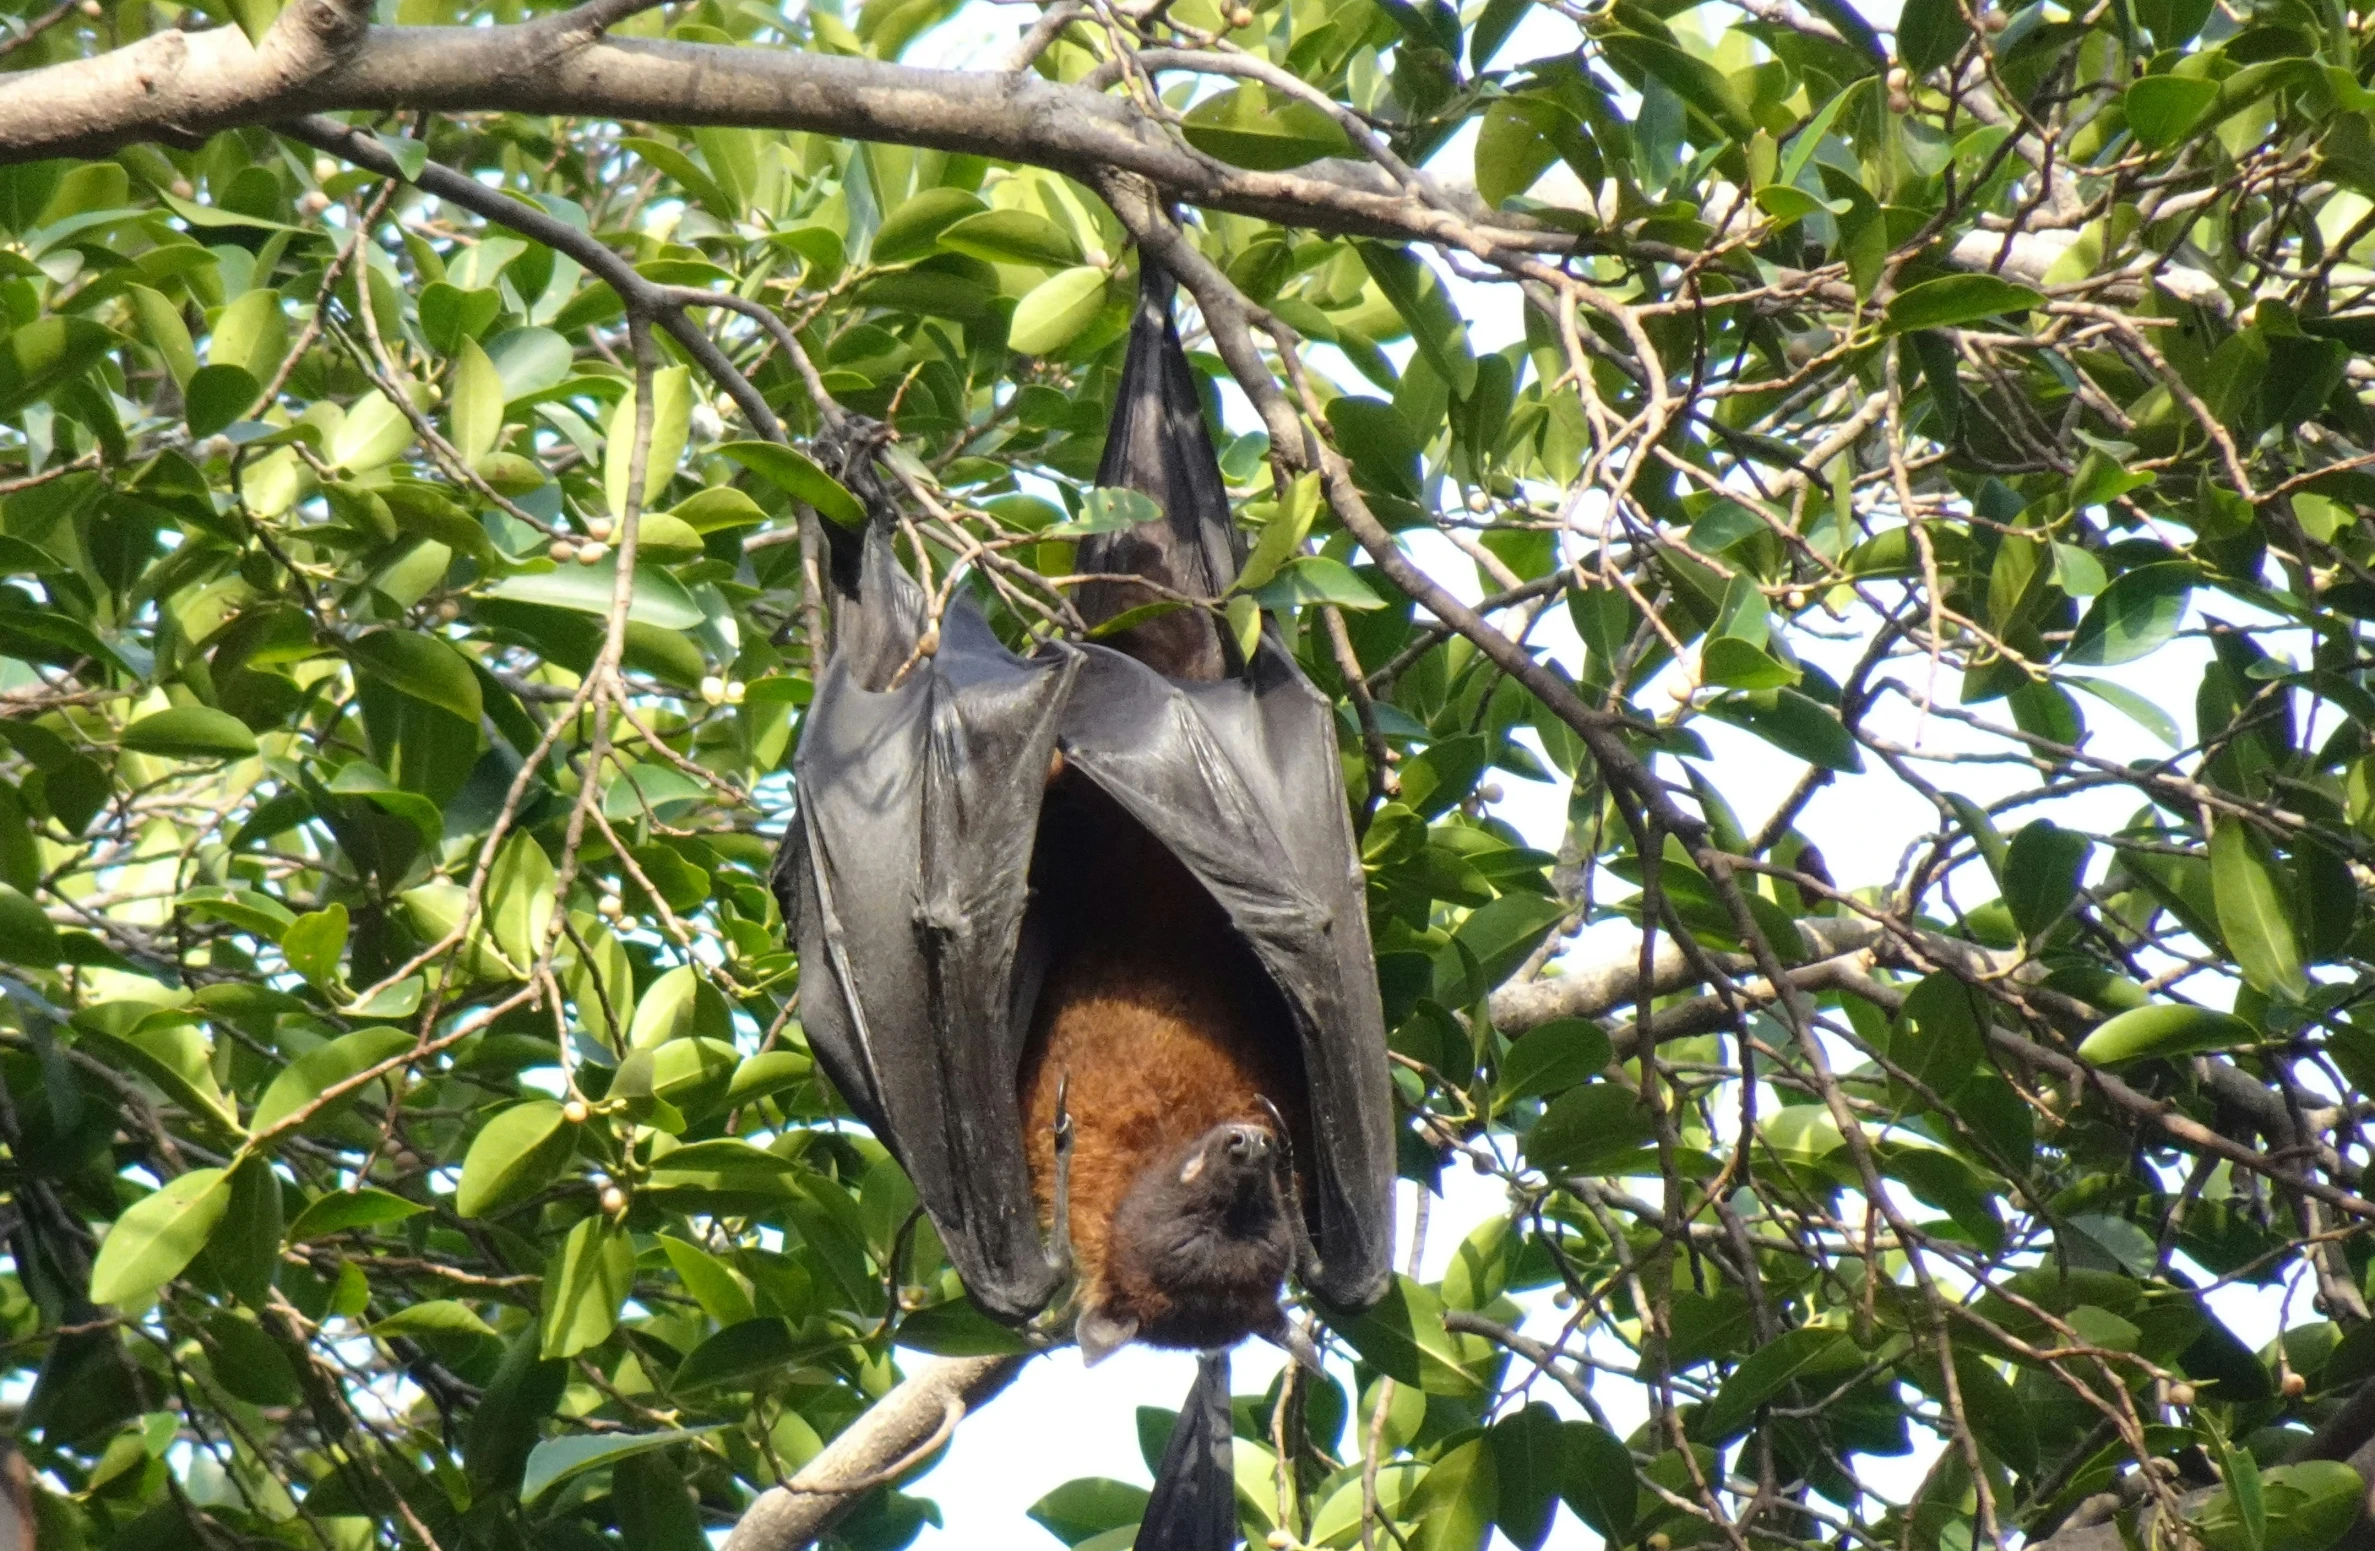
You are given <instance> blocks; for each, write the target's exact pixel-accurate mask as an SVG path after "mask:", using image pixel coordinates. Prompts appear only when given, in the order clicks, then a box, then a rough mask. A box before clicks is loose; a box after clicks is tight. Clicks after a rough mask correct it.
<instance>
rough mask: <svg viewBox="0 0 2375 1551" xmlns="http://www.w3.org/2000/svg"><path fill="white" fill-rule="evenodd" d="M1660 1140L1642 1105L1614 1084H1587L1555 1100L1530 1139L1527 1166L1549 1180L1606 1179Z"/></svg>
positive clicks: (1529, 1132)
mask: <svg viewBox="0 0 2375 1551" xmlns="http://www.w3.org/2000/svg"><path fill="white" fill-rule="evenodd" d="M1654 1135H1655V1132H1654V1131H1653V1130H1652V1128H1651V1126H1650V1123H1649V1117H1648V1116H1647V1115H1646V1114H1644V1113H1643V1112H1642V1109H1641V1103H1640V1101H1639V1100H1638V1099H1636V1098H1634V1096H1633V1095H1632V1094H1631V1093H1628V1092H1627V1091H1626V1090H1624V1089H1623V1088H1620V1087H1618V1086H1617V1085H1616V1084H1614V1083H1608V1082H1595V1083H1587V1084H1585V1085H1584V1086H1583V1087H1580V1088H1573V1089H1570V1090H1568V1091H1567V1092H1565V1093H1563V1094H1560V1095H1559V1096H1558V1097H1557V1098H1555V1099H1553V1100H1551V1102H1550V1107H1549V1108H1547V1109H1545V1110H1544V1111H1543V1112H1542V1118H1541V1119H1539V1120H1537V1121H1535V1122H1534V1127H1533V1129H1532V1130H1530V1131H1528V1132H1527V1133H1526V1135H1525V1140H1524V1144H1523V1145H1524V1149H1525V1155H1526V1162H1527V1163H1529V1164H1531V1165H1533V1166H1534V1167H1535V1168H1537V1169H1540V1170H1542V1171H1543V1172H1544V1173H1545V1174H1581V1175H1590V1174H1598V1173H1602V1172H1604V1171H1606V1170H1608V1169H1612V1168H1615V1167H1617V1166H1619V1165H1621V1164H1623V1163H1626V1162H1628V1161H1629V1160H1631V1159H1632V1158H1633V1157H1634V1155H1635V1154H1637V1153H1639V1152H1640V1150H1641V1149H1642V1148H1644V1147H1646V1146H1648V1145H1649V1142H1650V1139H1651V1137H1652V1136H1654Z"/></svg>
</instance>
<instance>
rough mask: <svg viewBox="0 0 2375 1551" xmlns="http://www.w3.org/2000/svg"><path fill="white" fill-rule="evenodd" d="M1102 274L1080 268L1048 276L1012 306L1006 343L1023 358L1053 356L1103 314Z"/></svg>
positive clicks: (1094, 267) (1091, 266) (1092, 266)
mask: <svg viewBox="0 0 2375 1551" xmlns="http://www.w3.org/2000/svg"><path fill="white" fill-rule="evenodd" d="M1106 285H1107V280H1106V274H1105V271H1104V270H1103V269H1101V268H1100V267H1098V266H1097V265H1095V264H1082V265H1079V266H1077V267H1075V268H1072V269H1067V270H1063V271H1060V272H1059V273H1056V274H1053V275H1050V276H1048V277H1047V278H1046V279H1045V280H1042V281H1040V282H1039V283H1038V284H1037V285H1035V286H1033V287H1032V288H1031V289H1030V291H1029V293H1028V294H1026V295H1025V296H1024V297H1023V299H1022V300H1021V301H1019V302H1017V303H1015V304H1014V320H1013V321H1012V322H1011V323H1009V324H1008V325H1007V329H1006V343H1007V345H1008V346H1009V347H1011V348H1013V349H1015V350H1018V351H1020V352H1022V353H1023V354H1024V355H1053V354H1055V353H1056V352H1057V351H1059V350H1061V349H1063V348H1064V347H1065V346H1066V345H1068V344H1070V343H1072V341H1073V340H1075V339H1077V338H1078V337H1079V336H1080V333H1081V331H1082V330H1083V329H1086V328H1087V327H1088V326H1089V325H1090V324H1091V323H1093V322H1095V321H1096V318H1097V314H1099V313H1100V312H1103V311H1104V310H1105V293H1106Z"/></svg>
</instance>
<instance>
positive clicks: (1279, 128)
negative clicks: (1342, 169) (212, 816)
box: [1179, 81, 1352, 172]
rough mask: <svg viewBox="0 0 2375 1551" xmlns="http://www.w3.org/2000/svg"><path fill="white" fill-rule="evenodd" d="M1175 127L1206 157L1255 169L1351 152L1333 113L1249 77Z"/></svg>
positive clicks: (1217, 94)
mask: <svg viewBox="0 0 2375 1551" xmlns="http://www.w3.org/2000/svg"><path fill="white" fill-rule="evenodd" d="M1179 128H1180V133H1181V134H1183V135H1185V136H1187V142H1188V144H1190V145H1192V146H1194V147H1195V148H1196V149H1197V150H1199V151H1202V152H1203V153H1204V154H1205V155H1207V156H1210V157H1213V158H1215V159H1216V160H1219V161H1224V162H1227V163H1229V164H1230V165H1231V166H1233V167H1248V168H1252V169H1253V170H1254V171H1256V172H1283V171H1285V170H1286V169H1287V168H1289V167H1300V166H1303V165H1304V164H1305V163H1307V162H1315V161H1318V160H1319V159H1320V158H1322V157H1326V156H1344V155H1347V154H1349V153H1350V152H1351V150H1352V141H1351V140H1349V139H1348V138H1346V136H1345V133H1344V130H1343V128H1342V126H1340V125H1339V124H1338V123H1337V122H1336V120H1335V119H1334V118H1333V117H1332V116H1330V115H1329V114H1327V113H1325V112H1322V111H1321V110H1320V109H1319V108H1318V107H1317V106H1315V105H1314V104H1311V103H1308V102H1305V101H1304V100H1303V99H1302V98H1300V97H1290V96H1288V95H1286V94H1285V93H1274V92H1272V91H1271V90H1270V89H1269V88H1268V87H1266V86H1263V85H1261V84H1260V83H1258V82H1251V81H1249V82H1247V83H1246V84H1244V85H1242V86H1233V87H1231V88H1229V89H1228V90H1227V91H1223V92H1215V93H1214V94H1213V95H1212V96H1210V97H1207V98H1205V99H1204V100H1203V101H1202V102H1199V103H1197V104H1196V105H1195V106H1194V107H1192V108H1190V109H1188V112H1187V117H1186V118H1185V119H1184V120H1182V121H1181V123H1180V126H1179Z"/></svg>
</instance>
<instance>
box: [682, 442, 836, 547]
mask: <svg viewBox="0 0 2375 1551" xmlns="http://www.w3.org/2000/svg"><path fill="white" fill-rule="evenodd" d="M718 451H719V452H722V453H724V454H725V455H726V456H727V457H729V458H732V459H733V460H734V461H735V462H736V463H739V464H741V465H742V466H743V467H744V468H746V469H748V470H750V471H751V472H752V473H753V474H756V475H758V476H759V477H760V478H761V479H763V480H765V481H767V483H769V484H771V485H773V486H774V487H775V488H776V489H778V490H780V491H782V492H783V493H784V494H786V495H788V496H790V497H791V498H792V499H793V500H795V501H804V502H806V503H807V504H808V505H810V506H812V507H814V508H816V513H817V515H818V516H820V517H823V518H825V519H826V520H827V521H830V522H837V523H839V524H841V526H843V527H845V528H863V527H864V526H865V525H866V508H865V507H864V506H863V505H861V504H859V501H858V498H857V497H856V496H854V495H851V494H850V493H849V491H848V490H847V489H846V488H844V487H843V486H842V483H841V481H839V480H837V479H835V478H834V477H833V476H832V475H830V474H828V473H826V472H825V471H824V470H823V469H821V468H819V467H817V465H816V461H815V460H814V459H812V458H810V457H809V456H808V455H807V454H806V453H804V452H801V451H800V450H798V449H797V448H793V447H785V446H781V445H778V444H777V443H775V442H727V443H726V444H725V445H724V446H722V447H720V448H718ZM696 526H698V524H696Z"/></svg>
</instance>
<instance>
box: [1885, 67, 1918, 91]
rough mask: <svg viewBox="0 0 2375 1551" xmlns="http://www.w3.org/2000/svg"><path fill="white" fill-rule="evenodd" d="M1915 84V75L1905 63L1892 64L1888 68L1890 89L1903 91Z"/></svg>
mask: <svg viewBox="0 0 2375 1551" xmlns="http://www.w3.org/2000/svg"><path fill="white" fill-rule="evenodd" d="M1912 84H1913V77H1912V75H1911V74H1910V73H1908V72H1907V70H1906V69H1905V67H1904V66H1903V65H1891V66H1889V70H1888V89H1889V90H1890V91H1892V92H1901V91H1903V90H1905V88H1907V87H1908V86H1911V85H1912Z"/></svg>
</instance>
